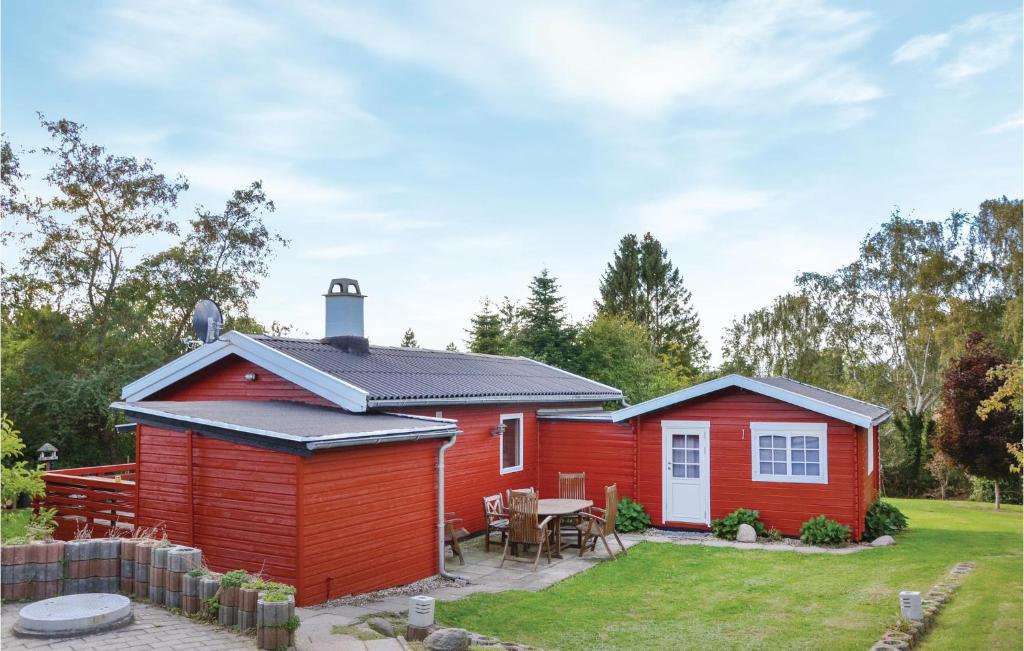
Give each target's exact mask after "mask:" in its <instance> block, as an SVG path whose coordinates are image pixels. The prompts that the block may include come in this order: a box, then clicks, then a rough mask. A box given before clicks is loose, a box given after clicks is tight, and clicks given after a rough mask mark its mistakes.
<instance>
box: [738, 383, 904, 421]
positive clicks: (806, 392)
mask: <svg viewBox="0 0 1024 651" xmlns="http://www.w3.org/2000/svg"><path fill="white" fill-rule="evenodd" d="M753 379H754V380H757V381H758V382H762V383H764V384H770V385H771V386H773V387H778V388H779V389H785V390H786V391H792V392H793V393H797V394H800V395H802V396H805V397H807V398H811V399H812V400H817V401H818V402H824V403H826V404H829V405H833V406H836V407H839V408H840V409H846V410H847V411H852V412H854V413H857V414H860V415H862V416H867V417H868V418H870V419H872V420H874V419H876V418H880V417H882V416H884V415H886V414H888V413H889V410H888V409H886V408H885V407H880V406H878V405H873V404H871V403H870V402H864V401H863V400H857V399H856V398H851V397H849V396H844V395H842V394H840V393H834V392H832V391H828V390H826V389H820V388H818V387H816V386H812V385H810V384H804V383H803V382H797V381H796V380H791V379H789V378H788V377H781V376H774V377H756V378H753Z"/></svg>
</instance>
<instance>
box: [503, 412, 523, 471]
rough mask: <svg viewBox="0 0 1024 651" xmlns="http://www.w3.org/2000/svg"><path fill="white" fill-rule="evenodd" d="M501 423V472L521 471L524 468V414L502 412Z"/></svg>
mask: <svg viewBox="0 0 1024 651" xmlns="http://www.w3.org/2000/svg"><path fill="white" fill-rule="evenodd" d="M501 424H502V425H504V426H505V428H504V431H503V432H502V433H501V437H500V438H501V441H500V447H501V466H500V468H501V474H503V475H506V474H508V473H510V472H519V471H520V470H522V469H523V415H522V414H502V415H501Z"/></svg>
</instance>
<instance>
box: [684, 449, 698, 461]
mask: <svg viewBox="0 0 1024 651" xmlns="http://www.w3.org/2000/svg"><path fill="white" fill-rule="evenodd" d="M686 461H687V462H689V463H700V450H687V451H686Z"/></svg>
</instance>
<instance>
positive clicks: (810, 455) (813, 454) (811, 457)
mask: <svg viewBox="0 0 1024 651" xmlns="http://www.w3.org/2000/svg"><path fill="white" fill-rule="evenodd" d="M807 460H808V461H820V460H821V459H819V458H818V451H817V450H808V451H807Z"/></svg>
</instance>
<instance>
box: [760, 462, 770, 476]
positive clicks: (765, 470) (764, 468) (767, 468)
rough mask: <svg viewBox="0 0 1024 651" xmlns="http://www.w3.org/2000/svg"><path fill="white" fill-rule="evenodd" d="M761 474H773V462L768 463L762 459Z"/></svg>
mask: <svg viewBox="0 0 1024 651" xmlns="http://www.w3.org/2000/svg"><path fill="white" fill-rule="evenodd" d="M761 474H762V475H770V474H772V464H770V463H766V462H764V461H762V462H761Z"/></svg>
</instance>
